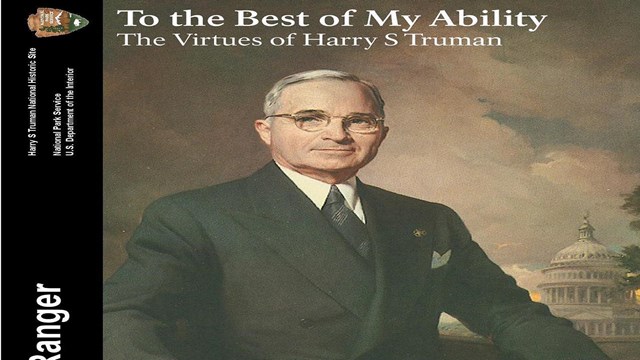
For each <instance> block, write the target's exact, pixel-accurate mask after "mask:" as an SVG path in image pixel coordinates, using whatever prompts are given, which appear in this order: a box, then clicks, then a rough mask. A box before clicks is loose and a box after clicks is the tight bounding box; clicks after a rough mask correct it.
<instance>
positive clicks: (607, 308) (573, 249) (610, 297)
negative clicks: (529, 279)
mask: <svg viewBox="0 0 640 360" xmlns="http://www.w3.org/2000/svg"><path fill="white" fill-rule="evenodd" d="M578 230H579V237H578V240H577V241H576V242H574V243H573V244H571V245H569V246H567V247H566V248H564V249H562V250H560V251H558V253H556V255H555V256H554V257H553V259H551V262H550V263H549V266H548V267H546V268H544V269H542V274H543V276H544V280H543V281H542V282H541V283H540V284H539V285H538V288H539V289H541V295H542V302H543V303H545V304H547V305H548V306H549V309H550V310H551V312H552V313H553V314H554V315H556V316H560V317H564V318H567V319H569V320H571V321H572V322H573V324H574V327H575V328H576V329H578V330H580V331H582V332H583V333H585V334H587V335H589V336H599V337H612V336H613V337H619V336H624V337H629V336H631V337H633V338H634V339H637V338H638V336H640V313H639V312H638V311H637V310H635V308H634V307H635V306H636V301H635V294H634V293H633V291H630V290H625V289H622V288H620V286H619V283H620V279H622V278H623V276H624V274H625V273H626V270H625V269H624V268H622V267H621V266H620V264H619V262H618V259H619V256H620V255H619V254H618V253H616V252H613V251H611V250H609V249H608V248H607V247H606V246H605V245H603V244H601V243H600V242H599V241H598V240H596V239H595V238H594V237H593V232H594V231H595V229H594V228H593V227H592V226H591V224H589V221H588V220H587V217H586V216H585V218H584V222H583V223H582V225H581V226H580V227H579V228H578Z"/></svg>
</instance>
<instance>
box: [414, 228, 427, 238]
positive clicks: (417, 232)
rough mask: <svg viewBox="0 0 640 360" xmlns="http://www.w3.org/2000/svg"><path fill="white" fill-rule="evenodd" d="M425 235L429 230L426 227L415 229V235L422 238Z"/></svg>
mask: <svg viewBox="0 0 640 360" xmlns="http://www.w3.org/2000/svg"><path fill="white" fill-rule="evenodd" d="M425 235H427V230H425V229H420V228H418V229H415V230H413V236H415V237H417V238H421V237H424V236H425Z"/></svg>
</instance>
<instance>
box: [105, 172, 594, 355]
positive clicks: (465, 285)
mask: <svg viewBox="0 0 640 360" xmlns="http://www.w3.org/2000/svg"><path fill="white" fill-rule="evenodd" d="M358 192H359V194H360V197H361V199H362V202H363V208H364V211H365V214H366V217H367V227H368V228H369V232H370V235H371V239H372V244H373V251H374V253H375V264H374V265H371V264H368V263H366V262H365V261H363V259H362V258H361V257H359V255H357V253H356V252H355V251H354V250H353V249H352V248H351V247H350V246H349V245H348V244H347V243H346V241H345V240H344V239H342V238H341V236H340V235H339V233H338V232H337V231H336V230H334V228H333V227H332V226H331V225H330V224H329V222H328V221H327V220H326V219H325V218H324V217H323V216H322V214H321V213H320V211H319V210H318V209H317V208H316V207H315V206H314V205H313V203H312V202H311V201H310V200H309V199H308V198H307V197H306V196H305V195H304V194H303V193H302V192H301V191H300V190H299V189H298V188H297V187H296V186H295V185H294V184H293V183H292V182H291V181H290V180H289V179H288V178H287V177H286V176H285V175H284V174H283V173H282V172H281V171H280V169H278V168H277V166H276V165H275V164H273V163H270V164H269V165H267V166H266V167H264V168H263V169H261V170H260V171H258V172H256V173H255V174H254V175H252V176H250V177H248V178H245V179H241V180H237V181H233V182H229V183H225V184H221V185H216V186H212V187H209V188H205V189H201V190H195V191H189V192H184V193H180V194H177V195H173V196H169V197H166V198H163V199H161V200H159V201H157V202H155V203H154V204H152V205H151V206H150V207H149V208H148V209H147V210H146V212H145V215H144V217H143V220H142V222H141V224H140V226H139V227H138V229H137V230H136V232H135V234H134V235H133V237H132V239H131V241H130V242H129V244H128V247H127V250H128V253H129V259H128V260H127V262H126V263H125V264H124V265H123V266H122V267H121V268H120V269H119V270H118V271H117V272H116V273H115V274H114V275H113V276H112V277H111V278H110V279H109V280H108V281H107V282H106V284H105V297H104V299H105V305H104V354H105V359H127V360H130V359H133V360H146V359H173V358H187V359H193V360H196V359H198V360H199V359H231V360H240V359H297V360H302V359H361V360H366V359H439V358H440V356H441V354H440V347H439V341H438V330H437V325H438V319H439V316H440V314H441V313H442V312H443V311H445V312H447V313H449V314H451V315H453V316H455V317H457V318H459V319H460V320H462V321H463V322H464V323H465V324H466V325H467V326H468V327H470V328H471V329H472V330H474V331H476V332H478V333H480V334H483V335H485V336H488V337H490V338H491V339H492V340H493V341H494V343H495V344H496V345H497V346H498V347H499V349H500V350H501V352H502V353H503V354H505V356H507V357H508V358H512V359H532V360H533V359H536V360H539V359H563V360H567V359H576V360H578V359H580V360H585V359H606V357H605V356H604V355H603V354H602V353H601V352H600V351H599V349H598V348H597V347H596V346H595V345H594V344H593V343H592V342H591V341H590V340H589V339H588V338H587V337H586V336H584V335H582V334H580V333H578V332H576V331H574V330H573V329H572V327H571V324H570V323H569V322H568V321H566V320H564V319H559V318H555V317H553V316H551V315H550V313H549V311H548V309H547V307H546V306H544V305H542V304H537V303H533V302H531V301H530V300H529V297H528V293H527V292H526V291H525V290H523V289H521V288H519V287H517V286H516V284H515V281H514V280H513V279H512V278H511V277H509V276H507V275H505V274H504V273H503V272H502V271H501V270H500V268H499V267H498V266H496V265H495V264H494V263H492V262H491V261H490V260H489V259H488V258H487V257H486V255H485V254H484V252H483V251H482V250H481V249H480V248H479V247H478V245H477V244H476V243H475V242H473V241H472V240H471V237H470V235H469V233H468V232H467V230H466V228H465V226H464V225H463V223H462V221H461V220H460V219H459V218H458V216H457V215H456V214H455V213H454V212H453V211H452V210H451V209H449V208H447V207H445V206H443V205H439V204H434V203H429V202H425V201H421V200H417V199H413V198H409V197H405V196H402V195H398V194H394V193H391V192H388V191H385V190H381V189H378V188H375V187H372V186H368V185H365V184H362V183H359V185H358ZM449 250H451V258H450V260H449V261H448V262H447V263H446V264H445V265H443V266H440V267H437V268H432V261H433V259H432V256H433V254H434V251H435V252H437V253H439V254H445V253H446V252H447V251H449ZM436 265H437V264H436Z"/></svg>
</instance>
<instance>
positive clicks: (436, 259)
mask: <svg viewBox="0 0 640 360" xmlns="http://www.w3.org/2000/svg"><path fill="white" fill-rule="evenodd" d="M450 257H451V249H449V251H447V252H445V253H444V254H442V255H440V254H439V253H438V252H437V251H434V252H433V256H432V257H431V268H432V269H437V268H439V267H442V266H444V265H446V264H447V263H448V262H449V258H450Z"/></svg>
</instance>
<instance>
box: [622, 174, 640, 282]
mask: <svg viewBox="0 0 640 360" xmlns="http://www.w3.org/2000/svg"><path fill="white" fill-rule="evenodd" d="M623 196H624V205H622V206H621V208H622V209H623V210H625V211H626V212H628V213H629V214H631V215H634V216H636V217H638V219H636V220H633V221H631V222H630V223H629V226H630V227H631V228H632V229H633V230H635V231H638V232H640V185H639V186H636V188H635V190H633V192H632V193H631V194H625V195H623ZM620 264H621V265H622V266H623V267H624V268H626V269H627V270H629V273H628V274H627V275H626V276H625V277H624V279H623V284H624V286H625V287H626V288H628V289H634V290H637V289H640V246H638V245H630V246H625V247H624V248H623V250H622V257H621V258H620Z"/></svg>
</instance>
